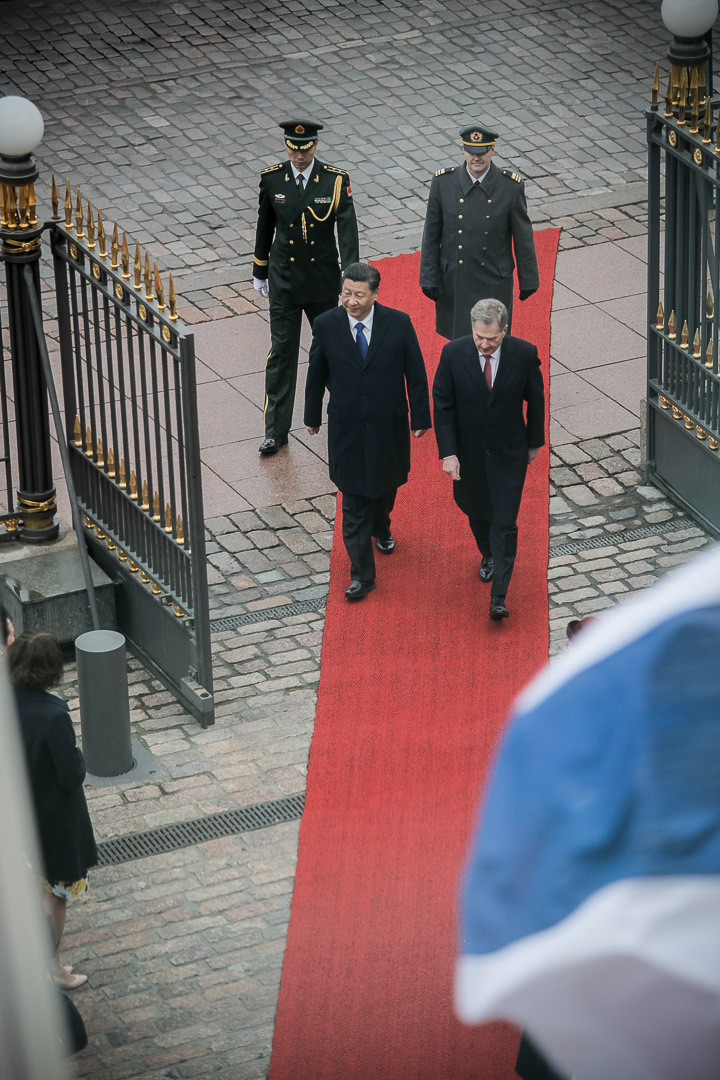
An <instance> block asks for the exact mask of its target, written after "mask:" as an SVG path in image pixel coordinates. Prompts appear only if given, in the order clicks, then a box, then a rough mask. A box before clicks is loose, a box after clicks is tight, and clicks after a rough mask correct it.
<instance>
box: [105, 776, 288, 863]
mask: <svg viewBox="0 0 720 1080" xmlns="http://www.w3.org/2000/svg"><path fill="white" fill-rule="evenodd" d="M304 806H305V793H304V792H301V793H300V794H299V795H288V796H287V797H286V798H284V799H274V800H273V801H272V802H264V803H256V805H255V806H244V807H242V808H241V809H239V810H223V811H222V812H221V813H219V814H208V815H207V817H202V818H195V819H194V820H193V821H180V822H178V823H177V825H161V826H160V827H159V828H157V829H149V830H148V831H147V832H141V833H131V835H130V836H117V837H115V838H114V839H113V840H103V841H102V843H100V844H98V866H116V865H117V864H118V863H124V862H131V861H132V860H133V859H142V858H145V856H147V855H162V854H163V853H164V852H167V851H177V850H178V849H179V848H185V847H191V846H192V845H193V844H203V843H205V841H206V840H219V839H220V837H223V836H235V835H236V834H237V833H242V832H252V831H253V830H254V829H265V828H267V827H268V826H269V825H280V824H281V823H282V822H284V821H297V819H298V818H301V817H302V812H303V808H304Z"/></svg>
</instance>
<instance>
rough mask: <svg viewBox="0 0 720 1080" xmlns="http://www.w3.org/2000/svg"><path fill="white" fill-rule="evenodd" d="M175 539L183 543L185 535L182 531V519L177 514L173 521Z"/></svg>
mask: <svg viewBox="0 0 720 1080" xmlns="http://www.w3.org/2000/svg"><path fill="white" fill-rule="evenodd" d="M175 539H176V540H177V542H178V544H183V543H184V542H185V535H184V532H183V519H182V518H181V517H180V515H179V514H178V516H177V521H176V522H175Z"/></svg>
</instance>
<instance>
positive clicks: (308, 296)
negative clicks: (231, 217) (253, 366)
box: [253, 120, 358, 456]
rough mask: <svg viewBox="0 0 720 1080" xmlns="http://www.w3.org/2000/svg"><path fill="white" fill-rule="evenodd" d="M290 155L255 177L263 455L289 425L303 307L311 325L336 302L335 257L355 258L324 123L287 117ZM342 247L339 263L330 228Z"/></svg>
mask: <svg viewBox="0 0 720 1080" xmlns="http://www.w3.org/2000/svg"><path fill="white" fill-rule="evenodd" d="M280 127H281V128H282V129H283V132H284V135H285V150H286V152H287V156H288V159H289V160H288V161H286V162H282V161H281V162H279V163H278V164H277V165H271V166H270V168H269V169H264V170H263V172H262V174H261V176H260V203H259V207H258V220H257V232H256V236H255V256H254V259H253V286H254V287H255V290H256V292H258V293H259V294H260V295H261V296H267V297H268V298H269V301H270V338H271V344H270V352H269V354H268V358H267V361H266V364H265V408H264V417H265V438H264V440H263V442H262V443H261V444H260V448H259V449H260V453H261V454H263V455H264V456H268V455H270V454H276V453H277V452H278V450H279V449H280V447H281V446H285V444H286V443H287V441H288V432H289V430H290V425H291V423H292V413H293V404H294V401H295V386H296V384H297V368H298V354H299V351H300V331H301V329H302V316H303V312H305V315H306V316H307V319H308V322H309V323H310V326H312V324H313V320H314V319H315V317H316V316H317V315H320V314H321V313H322V312H323V311H329V310H330V308H334V307H337V298H338V293H339V292H340V263H342V265H343V266H347V265H348V264H349V263H352V262H356V261H357V258H358V230H357V222H356V220H355V207H354V206H353V199H352V189H351V187H350V177H349V176H348V174H347V173H346V172H344V170H343V169H336V168H335V167H334V166H333V165H326V164H325V163H324V162H322V161H318V160H317V158H316V157H315V151H316V149H317V144H318V132H319V131H320V130H321V129H322V127H323V125H322V124H316V123H312V122H311V121H310V120H286V121H283V123H281V124H280ZM336 228H337V238H338V242H339V245H340V262H338V249H337V244H336V243H335V230H336Z"/></svg>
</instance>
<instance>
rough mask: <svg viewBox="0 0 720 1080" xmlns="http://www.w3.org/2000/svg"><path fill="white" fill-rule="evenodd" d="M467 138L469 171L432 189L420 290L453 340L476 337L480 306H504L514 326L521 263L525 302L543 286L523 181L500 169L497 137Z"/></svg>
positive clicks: (470, 133)
mask: <svg viewBox="0 0 720 1080" xmlns="http://www.w3.org/2000/svg"><path fill="white" fill-rule="evenodd" d="M460 138H461V140H462V148H463V153H464V155H465V164H464V165H462V166H461V167H460V168H457V169H456V168H451V169H440V170H439V171H438V172H436V173H435V176H434V178H433V180H432V183H431V185H430V196H429V198H428V207H427V214H426V216H425V229H424V231H423V240H422V252H421V256H420V288H421V289H422V291H423V292H424V293H425V295H426V296H427V297H429V298H430V299H431V300H434V301H435V328H436V330H437V332H438V334H442V336H443V337H446V338H450V340H454V339H455V338H458V337H464V336H465V335H467V334H469V333H470V309H471V308H472V307H473V305H474V304H476V303H477V301H478V300H486V299H488V298H493V299H495V300H500V301H501V302H502V303H503V304H504V305H505V307H506V308H507V309H508V312H509V315H510V319H512V299H513V269H514V267H515V263H517V274H518V284H519V286H520V299H521V300H527V298H528V297H529V296H532V294H533V293H534V292H536V291H537V288H538V285H539V278H538V266H537V256H536V255H535V241H534V240H533V230H532V224H531V222H530V218H529V217H528V212H527V203H526V201H525V185H524V184H523V182H522V179H521V178H520V177H519V176H518V174H517V173H514V172H512V171H511V170H510V169H502V170H500V169H498V168H496V166H495V165H493V163H492V158H493V154H494V153H495V140H496V139H497V138H498V136H497V135H496V133H495V132H494V131H488V130H487V129H486V128H484V127H482V126H481V125H479V124H476V125H473V126H472V127H469V128H465V129H464V130H463V131H461V132H460ZM513 248H514V249H515V258H514V259H513ZM509 332H510V323H508V333H509Z"/></svg>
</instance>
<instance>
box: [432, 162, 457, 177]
mask: <svg viewBox="0 0 720 1080" xmlns="http://www.w3.org/2000/svg"><path fill="white" fill-rule="evenodd" d="M451 172H455V166H454V165H453V166H452V168H450V169H438V171H437V172H436V173H435V175H436V176H444V175H445V173H451Z"/></svg>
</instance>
